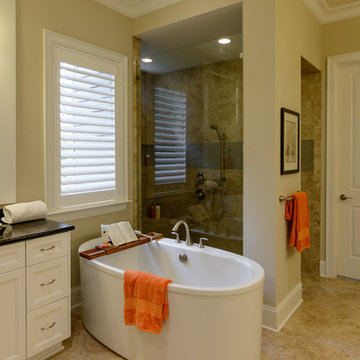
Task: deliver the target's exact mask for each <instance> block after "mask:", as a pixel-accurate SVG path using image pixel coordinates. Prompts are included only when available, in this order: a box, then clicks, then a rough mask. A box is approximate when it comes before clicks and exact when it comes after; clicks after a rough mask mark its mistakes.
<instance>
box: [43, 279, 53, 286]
mask: <svg viewBox="0 0 360 360" xmlns="http://www.w3.org/2000/svg"><path fill="white" fill-rule="evenodd" d="M55 281H56V279H52V280H51V281H49V282H48V283H42V284H40V286H48V285H51V284H53V283H54V282H55Z"/></svg>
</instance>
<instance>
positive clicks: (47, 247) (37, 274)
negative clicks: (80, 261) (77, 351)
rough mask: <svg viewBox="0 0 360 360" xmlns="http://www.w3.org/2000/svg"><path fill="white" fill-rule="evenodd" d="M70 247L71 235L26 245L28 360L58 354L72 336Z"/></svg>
mask: <svg viewBox="0 0 360 360" xmlns="http://www.w3.org/2000/svg"><path fill="white" fill-rule="evenodd" d="M69 247H70V233H69V232H64V233H59V234H55V235H50V236H44V237H40V238H37V239H33V240H28V241H26V285H27V286H26V289H27V296H26V299H27V306H26V309H27V313H26V328H27V346H26V353H27V358H31V357H32V356H34V355H37V354H39V353H43V354H44V356H45V354H46V352H57V351H59V350H60V349H61V348H62V345H61V342H62V341H63V340H65V339H66V338H68V337H69V336H70V335H71V330H70V301H69V300H70V299H69V298H70V255H69ZM49 349H50V350H49ZM49 355H50V353H49Z"/></svg>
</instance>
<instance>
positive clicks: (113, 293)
mask: <svg viewBox="0 0 360 360" xmlns="http://www.w3.org/2000/svg"><path fill="white" fill-rule="evenodd" d="M99 242H100V239H94V240H90V241H88V242H86V243H84V244H82V245H81V246H80V248H79V251H84V250H88V249H91V248H93V247H94V246H95V245H96V244H98V243H99ZM184 252H185V254H186V255H187V258H188V260H187V262H186V263H181V262H180V261H179V255H180V254H183V253H184ZM79 259H80V275H81V299H82V315H83V323H84V326H85V327H86V329H87V330H88V331H89V332H90V333H91V334H92V335H93V336H94V337H95V338H96V339H98V340H99V341H100V342H101V343H103V344H104V345H106V346H107V347H109V348H110V349H112V350H113V351H114V352H116V353H118V354H119V355H121V356H122V357H124V358H126V359H128V360H185V359H188V360H222V359H226V360H240V359H244V360H258V359H260V350H261V319H262V299H263V282H264V271H263V269H262V267H261V266H260V265H258V264H257V263H255V262H254V261H252V260H250V259H248V258H245V257H243V256H240V255H236V254H233V253H230V252H226V251H223V250H219V249H215V248H211V247H205V248H203V249H200V248H199V247H198V246H197V245H193V246H186V245H185V244H183V243H182V244H181V245H180V244H176V243H175V242H174V240H173V239H161V240H159V241H153V242H150V243H147V244H144V245H141V246H137V247H134V248H131V249H128V250H124V251H121V252H117V253H114V254H111V255H108V256H102V257H99V258H96V259H93V260H87V259H84V258H82V257H79ZM126 269H132V270H139V271H145V272H149V273H153V274H156V275H159V276H164V277H167V278H170V279H171V280H172V281H173V283H172V284H169V286H168V301H169V318H168V319H167V320H165V321H164V323H163V328H162V331H161V333H160V334H158V335H157V334H151V333H147V332H142V331H139V330H138V329H137V328H136V327H135V326H125V324H124V315H123V308H124V299H123V285H124V271H125V270H126Z"/></svg>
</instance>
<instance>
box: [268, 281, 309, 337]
mask: <svg viewBox="0 0 360 360" xmlns="http://www.w3.org/2000/svg"><path fill="white" fill-rule="evenodd" d="M302 302H303V299H302V283H301V282H299V283H298V284H297V285H296V286H295V287H294V288H293V289H292V290H291V291H290V293H289V294H288V295H287V296H286V297H285V299H284V300H283V301H281V303H280V304H279V305H278V306H277V307H273V306H268V305H263V325H262V327H263V328H264V329H267V330H271V331H274V332H279V331H280V330H281V329H282V327H283V326H284V325H285V324H286V322H287V321H288V320H289V319H290V317H291V316H292V314H293V313H294V312H295V311H296V310H297V309H298V307H299V306H300V305H301V304H302Z"/></svg>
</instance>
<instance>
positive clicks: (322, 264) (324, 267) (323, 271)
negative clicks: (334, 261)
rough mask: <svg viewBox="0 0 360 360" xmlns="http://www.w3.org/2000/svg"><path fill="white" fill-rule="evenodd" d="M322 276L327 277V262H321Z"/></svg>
mask: <svg viewBox="0 0 360 360" xmlns="http://www.w3.org/2000/svg"><path fill="white" fill-rule="evenodd" d="M320 276H321V277H326V263H325V260H320Z"/></svg>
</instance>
